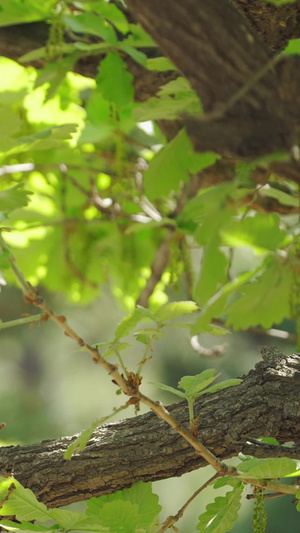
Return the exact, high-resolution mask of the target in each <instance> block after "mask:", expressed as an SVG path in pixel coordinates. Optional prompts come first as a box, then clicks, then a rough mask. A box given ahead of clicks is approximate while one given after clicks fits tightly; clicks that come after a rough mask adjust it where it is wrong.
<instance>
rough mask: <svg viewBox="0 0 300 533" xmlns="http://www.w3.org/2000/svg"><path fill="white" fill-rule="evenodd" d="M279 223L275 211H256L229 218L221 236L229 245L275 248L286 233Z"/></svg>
mask: <svg viewBox="0 0 300 533" xmlns="http://www.w3.org/2000/svg"><path fill="white" fill-rule="evenodd" d="M287 196H288V195H287ZM289 198H290V196H289ZM298 203H299V200H298ZM280 225H281V220H280V218H279V216H278V215H277V213H272V214H269V215H265V214H263V213H256V214H255V216H249V217H245V218H243V219H242V220H231V222H230V223H229V224H226V227H225V229H224V230H223V231H222V238H223V241H224V242H225V244H228V245H229V246H251V247H252V248H253V249H254V250H256V251H257V252H265V251H266V250H276V249H277V248H280V246H281V244H282V242H283V240H284V238H285V237H286V234H287V233H286V231H283V230H282V229H280Z"/></svg>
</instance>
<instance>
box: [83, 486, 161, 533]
mask: <svg viewBox="0 0 300 533" xmlns="http://www.w3.org/2000/svg"><path fill="white" fill-rule="evenodd" d="M160 511H161V506H160V505H159V503H158V496H156V494H153V493H152V487H151V483H136V484H134V485H132V487H130V489H124V490H123V491H118V492H115V493H114V494H110V495H108V496H101V497H100V498H92V499H91V500H89V501H88V502H87V511H86V514H87V515H88V516H94V517H96V518H97V519H98V520H99V522H100V524H101V525H104V526H107V527H109V529H110V531H122V532H123V533H131V532H134V531H137V532H138V531H139V530H141V531H146V532H147V533H154V531H156V530H157V522H158V515H159V513H160Z"/></svg>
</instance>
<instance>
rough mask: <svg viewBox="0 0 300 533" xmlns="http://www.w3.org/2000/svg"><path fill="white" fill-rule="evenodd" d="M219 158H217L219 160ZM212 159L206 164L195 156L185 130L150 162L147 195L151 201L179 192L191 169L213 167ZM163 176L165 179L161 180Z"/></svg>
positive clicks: (146, 176) (145, 176) (146, 186)
mask: <svg viewBox="0 0 300 533" xmlns="http://www.w3.org/2000/svg"><path fill="white" fill-rule="evenodd" d="M217 157H218V156H215V158H217ZM211 161H212V159H211V158H208V159H206V160H205V161H204V162H203V160H202V159H201V157H200V158H198V156H197V155H195V153H194V150H193V148H192V144H191V141H190V139H189V137H188V136H187V134H186V131H185V129H184V128H183V129H182V130H181V131H180V132H179V133H178V134H177V135H176V137H174V139H172V141H171V142H169V143H168V144H167V145H166V146H164V147H163V148H162V149H161V150H160V151H159V152H158V153H157V154H156V155H155V156H154V157H153V159H152V160H151V161H150V164H149V168H148V169H147V170H146V171H145V173H144V179H145V189H146V194H147V196H148V197H149V198H150V199H154V198H160V197H161V196H166V195H167V194H169V193H170V192H171V191H176V190H178V188H179V186H180V184H181V183H182V182H185V181H187V180H188V179H189V169H190V168H193V171H195V169H199V168H204V166H202V165H207V166H210V165H211ZM162 176H163V179H162V178H161V177H162Z"/></svg>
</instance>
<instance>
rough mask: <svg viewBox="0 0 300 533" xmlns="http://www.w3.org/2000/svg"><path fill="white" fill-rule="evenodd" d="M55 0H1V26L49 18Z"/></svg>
mask: <svg viewBox="0 0 300 533" xmlns="http://www.w3.org/2000/svg"><path fill="white" fill-rule="evenodd" d="M55 3H56V2H55V0H44V1H43V2H32V1H31V2H29V1H28V0H26V1H25V2H20V0H8V1H6V2H4V1H3V0H2V2H1V8H2V11H1V19H0V26H11V25H13V24H14V25H15V24H24V23H28V22H36V21H38V20H44V19H45V18H47V17H48V16H49V15H50V13H51V9H52V8H54V6H55Z"/></svg>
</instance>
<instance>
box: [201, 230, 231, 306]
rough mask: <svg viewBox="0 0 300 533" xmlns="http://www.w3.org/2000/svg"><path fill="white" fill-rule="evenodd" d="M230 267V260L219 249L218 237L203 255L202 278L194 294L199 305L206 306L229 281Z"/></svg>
mask: <svg viewBox="0 0 300 533" xmlns="http://www.w3.org/2000/svg"><path fill="white" fill-rule="evenodd" d="M228 266H229V260H228V258H227V257H226V255H225V254H224V253H223V252H222V251H221V250H220V249H219V244H218V238H217V237H216V238H214V239H212V240H211V242H210V244H209V245H208V246H207V247H206V249H205V250H204V253H203V257H202V264H201V271H200V277H199V280H198V282H197V283H196V286H195V289H194V294H193V296H194V298H195V300H196V301H197V303H198V304H199V305H204V304H205V303H206V302H207V301H208V300H209V298H210V297H211V296H212V295H213V294H215V292H216V291H217V289H218V288H219V287H220V285H221V284H222V283H225V281H227V270H228Z"/></svg>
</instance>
